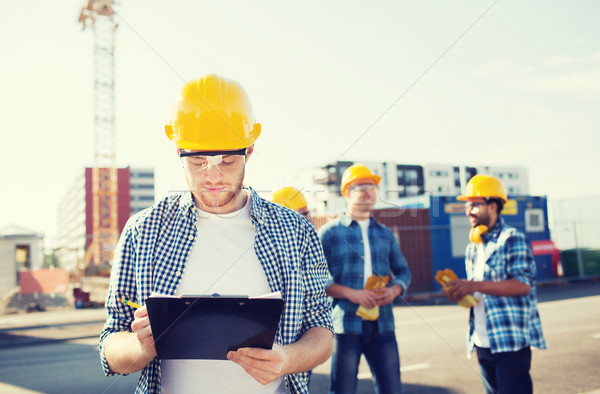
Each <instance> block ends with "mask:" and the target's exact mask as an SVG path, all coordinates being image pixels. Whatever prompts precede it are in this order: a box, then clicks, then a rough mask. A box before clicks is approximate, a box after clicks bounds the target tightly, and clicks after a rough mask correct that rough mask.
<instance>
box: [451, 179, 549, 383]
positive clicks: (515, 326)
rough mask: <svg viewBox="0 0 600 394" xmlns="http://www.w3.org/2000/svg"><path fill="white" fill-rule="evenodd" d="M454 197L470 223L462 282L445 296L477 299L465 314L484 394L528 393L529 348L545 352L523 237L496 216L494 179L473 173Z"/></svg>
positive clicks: (501, 194)
mask: <svg viewBox="0 0 600 394" xmlns="http://www.w3.org/2000/svg"><path fill="white" fill-rule="evenodd" d="M457 199H458V200H459V201H465V209H466V214H467V216H468V217H469V220H470V222H471V231H470V234H469V240H470V241H471V242H470V243H469V245H468V246H467V250H466V258H465V264H466V271H467V280H465V279H460V280H455V281H451V282H449V286H448V287H446V288H444V293H445V294H446V296H447V297H448V299H450V300H451V301H454V302H457V301H458V300H460V299H461V298H462V297H463V296H464V295H467V294H473V295H474V296H475V297H476V298H479V299H480V300H481V301H480V302H479V303H478V304H477V305H476V306H474V307H473V308H472V312H471V313H470V318H469V337H468V341H467V354H468V356H469V357H470V355H471V353H472V351H473V349H475V350H476V351H477V357H478V359H479V366H480V369H481V378H482V381H483V385H484V387H485V390H486V393H488V394H491V393H499V394H505V393H532V392H533V383H532V381H531V376H530V374H529V370H530V367H531V349H530V347H531V346H535V347H538V348H541V349H545V348H546V343H545V341H544V336H543V334H542V326H541V322H540V317H539V313H538V310H537V301H536V288H535V273H536V267H535V260H534V259H533V254H532V253H531V249H530V248H529V245H528V243H527V240H526V239H525V235H524V234H523V233H522V232H520V231H519V230H518V229H516V228H514V227H512V226H509V225H507V224H506V223H504V220H503V219H502V217H501V216H500V213H501V212H502V208H503V207H504V204H506V202H507V201H508V197H507V195H506V191H505V189H504V185H502V182H500V180H499V179H497V178H496V177H493V176H491V175H483V174H479V175H475V176H474V177H473V178H471V180H470V181H469V182H468V183H467V186H466V190H465V193H464V194H463V195H460V196H458V197H457Z"/></svg>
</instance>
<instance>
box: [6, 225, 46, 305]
mask: <svg viewBox="0 0 600 394" xmlns="http://www.w3.org/2000/svg"><path fill="white" fill-rule="evenodd" d="M43 265H44V236H43V235H42V234H38V233H35V232H33V231H30V230H27V229H25V228H23V227H19V226H14V225H13V226H7V227H4V228H3V229H1V230H0V297H2V296H3V295H4V294H5V293H6V292H7V291H9V290H11V289H13V288H14V287H16V286H18V285H19V272H21V271H26V270H30V269H33V270H35V269H40V268H42V266H43Z"/></svg>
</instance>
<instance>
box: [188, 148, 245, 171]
mask: <svg viewBox="0 0 600 394" xmlns="http://www.w3.org/2000/svg"><path fill="white" fill-rule="evenodd" d="M179 157H181V158H185V160H186V162H187V163H188V165H189V166H190V168H192V169H195V170H199V171H209V170H210V169H211V168H213V167H214V168H216V169H217V171H219V172H220V173H224V172H234V171H236V170H237V169H239V167H241V165H242V164H243V163H244V162H245V160H246V149H239V150H235V151H192V150H185V149H179Z"/></svg>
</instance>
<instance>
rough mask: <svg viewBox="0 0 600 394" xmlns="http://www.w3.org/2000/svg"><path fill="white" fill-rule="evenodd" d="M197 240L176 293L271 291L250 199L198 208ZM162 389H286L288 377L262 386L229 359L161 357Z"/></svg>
mask: <svg viewBox="0 0 600 394" xmlns="http://www.w3.org/2000/svg"><path fill="white" fill-rule="evenodd" d="M197 214H198V220H197V228H198V233H197V234H198V236H197V237H196V240H195V241H194V245H193V246H192V250H191V251H190V256H189V258H188V261H187V263H186V267H185V272H184V273H183V277H182V278H181V282H180V284H179V287H178V288H177V292H176V294H177V295H201V294H213V293H219V294H223V295H248V296H259V295H263V294H267V293H270V292H271V290H270V288H269V284H268V282H267V276H266V275H265V272H264V270H263V269H262V266H261V264H260V262H259V261H258V257H257V256H256V253H255V252H254V236H255V233H256V230H255V228H254V226H253V225H252V222H251V219H250V199H248V203H247V204H246V206H244V208H242V209H241V210H239V211H236V212H232V213H228V214H210V213H207V212H204V211H202V210H199V209H197ZM161 390H162V392H163V393H177V394H180V393H198V392H204V393H220V394H221V393H236V394H237V393H261V394H266V393H269V394H275V393H277V394H279V393H286V392H287V391H286V390H285V382H284V378H283V377H282V378H280V379H278V380H276V381H273V382H271V383H269V384H268V385H265V386H263V385H262V384H260V383H258V382H257V381H256V380H254V378H252V377H251V376H250V375H249V374H248V373H247V372H246V371H245V370H244V369H243V368H242V367H241V366H240V365H238V364H236V363H234V362H233V361H229V360H162V361H161Z"/></svg>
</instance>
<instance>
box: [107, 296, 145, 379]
mask: <svg viewBox="0 0 600 394" xmlns="http://www.w3.org/2000/svg"><path fill="white" fill-rule="evenodd" d="M133 317H134V320H133V322H132V323H131V329H132V330H133V332H129V331H121V332H117V333H114V334H112V335H110V336H109V337H108V338H107V339H106V343H105V344H104V356H105V357H106V361H107V362H108V365H109V367H110V369H111V370H112V371H113V372H116V373H121V374H128V373H134V372H137V371H139V370H141V369H143V368H144V367H145V366H146V365H148V363H149V362H150V361H152V359H153V358H154V357H156V349H155V348H154V337H153V336H152V329H151V328H150V320H149V319H148V311H147V310H146V306H142V307H140V308H138V309H136V311H135V312H134V314H133Z"/></svg>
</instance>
